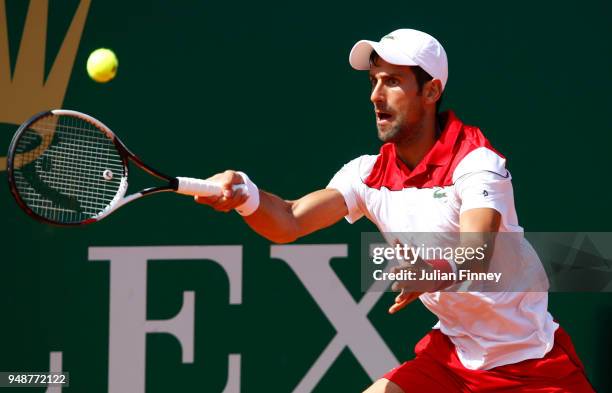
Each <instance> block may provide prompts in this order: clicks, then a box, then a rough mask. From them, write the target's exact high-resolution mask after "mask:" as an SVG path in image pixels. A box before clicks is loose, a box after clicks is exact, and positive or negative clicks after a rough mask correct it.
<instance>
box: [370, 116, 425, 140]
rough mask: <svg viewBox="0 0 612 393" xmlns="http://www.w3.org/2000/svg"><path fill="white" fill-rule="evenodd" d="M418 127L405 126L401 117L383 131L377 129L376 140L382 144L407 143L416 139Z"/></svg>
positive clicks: (412, 125) (413, 125)
mask: <svg viewBox="0 0 612 393" xmlns="http://www.w3.org/2000/svg"><path fill="white" fill-rule="evenodd" d="M418 128H419V127H418V126H417V125H415V124H406V122H404V119H402V118H401V117H399V118H397V119H396V120H395V122H393V124H390V125H389V126H388V127H386V129H385V130H381V129H380V127H378V126H377V129H378V139H380V140H381V141H382V142H383V143H388V142H390V143H400V142H401V143H407V142H408V143H409V142H410V141H412V140H414V139H417V138H418V135H419V132H418Z"/></svg>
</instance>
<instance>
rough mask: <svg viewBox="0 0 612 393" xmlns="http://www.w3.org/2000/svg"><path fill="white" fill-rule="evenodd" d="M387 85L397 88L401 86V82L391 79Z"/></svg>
mask: <svg viewBox="0 0 612 393" xmlns="http://www.w3.org/2000/svg"><path fill="white" fill-rule="evenodd" d="M387 84H388V85H389V86H397V85H399V80H397V79H395V78H389V79H388V80H387Z"/></svg>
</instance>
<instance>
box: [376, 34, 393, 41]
mask: <svg viewBox="0 0 612 393" xmlns="http://www.w3.org/2000/svg"><path fill="white" fill-rule="evenodd" d="M394 39H395V37H393V36H392V35H391V34H387V35H386V36H384V37H383V38H381V39H380V40H381V41H382V40H394Z"/></svg>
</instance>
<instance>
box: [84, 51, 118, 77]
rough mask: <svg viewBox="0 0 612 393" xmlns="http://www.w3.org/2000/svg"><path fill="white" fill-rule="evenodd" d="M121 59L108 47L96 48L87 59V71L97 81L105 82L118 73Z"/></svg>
mask: <svg viewBox="0 0 612 393" xmlns="http://www.w3.org/2000/svg"><path fill="white" fill-rule="evenodd" d="M118 66H119V61H118V60H117V56H115V53H114V52H113V51H112V50H110V49H106V48H100V49H96V50H95V51H93V52H91V54H90V55H89V58H88V59H87V73H88V74H89V76H90V77H91V79H93V80H95V81H96V82H100V83H105V82H108V81H110V80H111V79H113V78H114V77H115V75H117V67H118Z"/></svg>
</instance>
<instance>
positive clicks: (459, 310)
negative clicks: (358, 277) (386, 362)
mask: <svg viewBox="0 0 612 393" xmlns="http://www.w3.org/2000/svg"><path fill="white" fill-rule="evenodd" d="M349 62H350V64H351V66H352V67H353V68H355V69H357V70H367V71H369V77H370V80H371V83H372V92H371V96H370V99H371V101H372V104H373V105H374V112H375V114H376V126H377V129H378V136H379V138H380V139H381V141H382V142H384V144H383V145H382V147H381V149H380V152H379V154H377V155H364V156H361V157H358V158H356V159H354V160H352V161H350V162H349V163H347V164H346V165H344V167H343V168H342V169H340V171H338V172H337V173H336V175H335V176H334V177H333V179H332V180H331V182H330V183H329V185H328V186H327V188H325V189H323V190H318V191H315V192H313V193H310V194H308V195H306V196H304V197H302V198H300V199H298V200H295V201H286V200H283V199H281V198H279V197H278V196H276V195H273V194H271V193H268V192H264V191H261V190H258V188H257V186H256V185H255V184H254V183H253V181H251V179H249V177H248V176H247V175H246V174H244V173H242V172H235V171H226V172H224V173H220V174H217V175H215V176H213V177H211V178H210V180H214V181H217V182H219V183H221V185H222V187H223V188H224V190H225V191H224V195H223V196H222V197H210V198H201V197H200V198H197V201H198V202H200V203H204V204H208V205H211V206H212V207H213V208H215V209H216V210H219V211H225V212H227V211H230V210H232V209H236V210H237V211H238V212H239V213H240V214H241V215H243V216H244V219H245V221H246V222H247V224H248V225H249V226H250V227H251V228H253V230H255V231H256V232H257V233H259V234H261V235H262V236H264V237H266V238H267V239H269V240H271V241H273V242H277V243H288V242H292V241H294V240H296V239H297V238H299V237H302V236H305V235H307V234H309V233H311V232H313V231H316V230H318V229H321V228H325V227H327V226H330V225H332V224H334V223H336V222H337V221H339V220H340V219H341V218H342V217H345V218H346V219H347V220H348V221H349V222H350V223H353V222H355V221H356V220H358V219H360V218H361V217H363V216H366V217H367V218H368V219H370V220H371V221H372V222H374V223H375V224H376V225H377V227H378V228H379V229H380V230H381V232H477V233H486V232H522V228H521V227H520V226H519V225H518V219H517V214H516V210H515V206H514V196H513V191H512V183H511V177H510V173H509V172H508V171H507V170H506V167H505V159H504V157H503V156H502V155H501V154H500V153H498V152H497V151H496V150H494V149H493V147H492V146H491V145H490V143H489V141H488V140H487V139H486V138H485V137H484V135H483V134H482V132H481V131H480V130H479V129H478V128H476V127H473V126H469V125H466V124H463V123H462V121H461V120H460V119H459V118H458V117H457V116H456V115H455V114H454V113H453V112H452V111H449V112H445V113H441V114H439V113H438V108H437V107H438V106H439V103H440V99H441V97H442V93H443V92H444V88H445V86H446V83H447V79H448V63H447V57H446V52H445V51H444V48H443V47H442V45H441V44H440V43H439V42H438V41H437V40H436V39H435V38H433V37H432V36H430V35H428V34H426V33H423V32H420V31H416V30H411V29H400V30H396V31H394V32H392V33H390V34H388V35H386V36H384V37H383V38H382V39H381V40H380V41H379V42H374V41H365V40H362V41H359V42H357V43H356V44H355V46H354V47H353V48H352V50H351V53H350V56H349ZM243 183H244V184H246V185H247V189H248V191H249V195H248V197H247V196H246V195H243V194H242V193H240V192H235V193H233V192H232V188H231V187H232V185H234V184H243ZM526 258H529V256H527V257H526ZM536 262H538V263H539V261H538V260H537V256H535V259H534V263H536ZM425 263H426V264H429V265H431V266H435V269H437V270H441V271H447V272H452V271H457V266H456V264H455V263H454V261H452V260H450V261H446V260H436V261H425ZM509 263H511V262H509ZM449 285H456V284H453V283H447V282H433V280H432V287H431V288H430V289H429V290H427V291H424V293H418V292H416V293H415V292H411V291H410V286H409V285H408V284H406V283H402V282H398V283H396V284H395V288H397V289H402V292H401V293H400V294H399V295H398V296H397V298H396V301H395V304H393V305H392V306H391V308H390V310H389V311H390V312H391V313H394V312H396V311H398V310H399V309H401V308H403V307H404V306H405V305H406V304H408V303H409V302H410V301H412V300H414V299H415V298H417V297H418V298H420V300H421V301H422V302H423V304H424V305H425V307H427V308H428V309H429V310H431V311H432V312H433V313H434V314H435V315H436V316H437V317H438V318H439V322H438V323H437V324H436V325H435V326H434V328H433V329H432V331H431V332H430V333H429V334H427V335H426V336H425V337H424V338H423V339H421V341H420V342H419V343H418V344H417V345H416V347H415V353H416V357H415V359H413V360H410V361H407V362H405V363H403V364H401V365H399V366H398V367H396V368H395V369H393V370H390V371H389V372H388V373H387V374H385V375H383V376H382V377H381V379H379V380H378V381H376V382H375V383H374V384H373V385H372V386H371V387H370V388H368V389H367V390H366V392H367V393H381V392H387V393H399V392H404V393H409V392H434V393H435V392H444V393H448V392H500V391H504V392H527V393H529V392H534V393H535V392H593V389H592V387H591V385H590V384H589V382H588V380H587V378H586V376H585V373H584V369H583V366H582V364H581V362H580V360H579V358H578V356H577V355H576V352H575V350H574V347H573V345H572V342H571V340H570V338H569V336H568V335H567V333H566V332H565V331H564V330H563V329H562V328H560V327H559V325H558V324H557V323H556V322H555V321H554V320H553V318H552V316H551V315H550V313H549V312H548V310H547V307H548V296H547V293H546V292H486V293H484V292H453V291H439V290H440V289H442V288H444V287H445V286H449Z"/></svg>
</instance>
